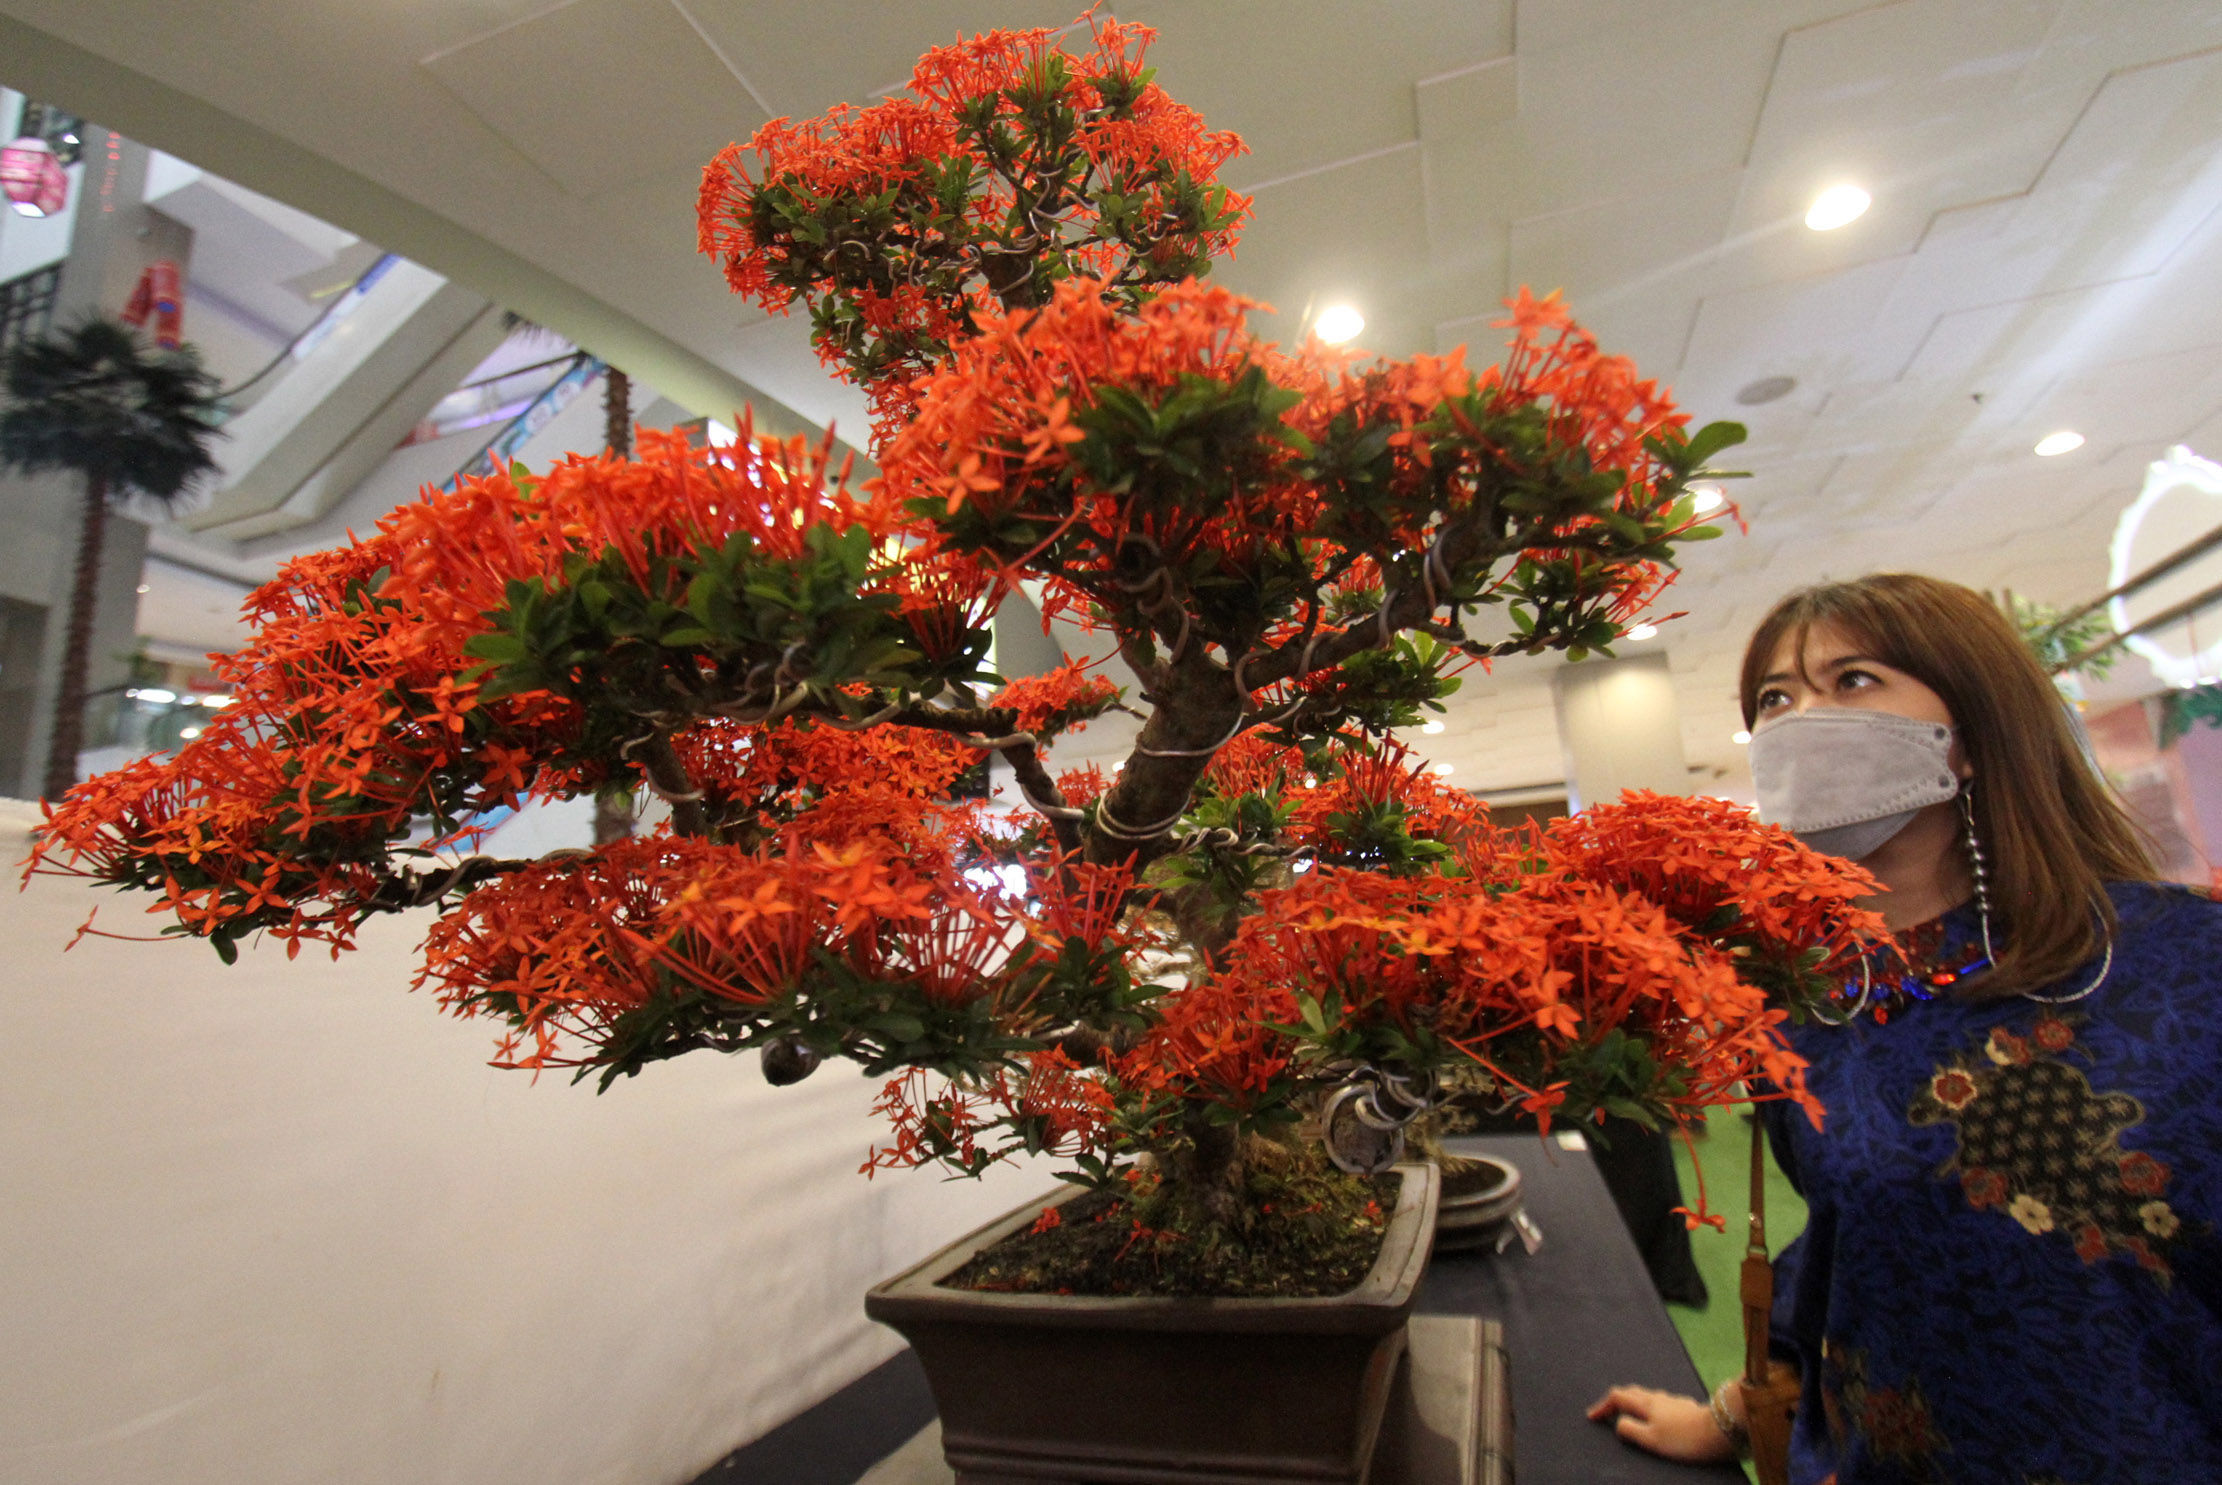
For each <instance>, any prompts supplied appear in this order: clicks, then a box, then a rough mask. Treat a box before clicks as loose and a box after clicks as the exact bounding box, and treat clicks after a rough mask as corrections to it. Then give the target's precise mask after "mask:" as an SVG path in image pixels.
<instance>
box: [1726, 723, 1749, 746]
mask: <svg viewBox="0 0 2222 1485" xmlns="http://www.w3.org/2000/svg"><path fill="white" fill-rule="evenodd" d="M1728 740H1729V741H1730V742H1732V743H1734V744H1735V745H1736V746H1737V747H1739V748H1740V747H1742V746H1743V745H1744V744H1745V743H1748V742H1750V741H1751V734H1750V733H1748V732H1745V731H1743V730H1742V729H1740V728H1739V729H1738V730H1737V731H1735V732H1731V733H1730V734H1729V735H1728Z"/></svg>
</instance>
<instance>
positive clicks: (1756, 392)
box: [1736, 376, 1798, 407]
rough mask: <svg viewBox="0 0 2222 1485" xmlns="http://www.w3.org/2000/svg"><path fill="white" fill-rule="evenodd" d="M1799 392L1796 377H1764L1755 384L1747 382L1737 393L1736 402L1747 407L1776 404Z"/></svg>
mask: <svg viewBox="0 0 2222 1485" xmlns="http://www.w3.org/2000/svg"><path fill="white" fill-rule="evenodd" d="M1796 390H1798V379H1797V378H1796V377H1794V376H1763V377H1761V378H1759V380H1757V381H1755V382H1745V383H1744V384H1743V386H1741V387H1739V388H1738V389H1737V391H1736V400H1737V401H1738V402H1740V403H1742V404H1743V405H1744V406H1746V407H1758V406H1759V405H1760V404H1761V403H1766V402H1776V401H1779V400H1781V399H1782V398H1784V397H1787V396H1789V395H1790V394H1791V393H1792V392H1795V391H1796Z"/></svg>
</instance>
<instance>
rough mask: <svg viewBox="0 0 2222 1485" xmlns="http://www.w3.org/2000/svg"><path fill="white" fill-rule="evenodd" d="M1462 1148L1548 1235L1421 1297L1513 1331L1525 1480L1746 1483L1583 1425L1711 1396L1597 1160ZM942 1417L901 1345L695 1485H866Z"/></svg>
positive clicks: (1442, 1309)
mask: <svg viewBox="0 0 2222 1485" xmlns="http://www.w3.org/2000/svg"><path fill="white" fill-rule="evenodd" d="M1451 1146H1452V1148H1453V1149H1462V1150H1468V1151H1471V1152H1473V1153H1476V1154H1487V1155H1494V1156H1496V1157H1497V1158H1498V1159H1500V1160H1507V1161H1510V1162H1511V1163H1512V1164H1514V1165H1516V1166H1518V1167H1519V1168H1520V1176H1521V1181H1522V1185H1523V1192H1524V1195H1525V1199H1526V1204H1527V1211H1528V1214H1529V1216H1531V1217H1532V1218H1533V1219H1534V1220H1535V1223H1536V1225H1537V1226H1539V1227H1540V1228H1541V1229H1542V1231H1543V1245H1542V1247H1541V1248H1539V1249H1538V1250H1537V1251H1536V1252H1534V1253H1528V1252H1526V1251H1525V1250H1524V1249H1522V1248H1521V1247H1520V1246H1519V1245H1518V1244H1515V1245H1514V1246H1513V1247H1512V1249H1511V1250H1510V1251H1509V1252H1506V1253H1503V1254H1487V1253H1481V1254H1445V1255H1442V1256H1440V1257H1438V1258H1437V1259H1436V1260H1435V1261H1434V1262H1433V1263H1432V1264H1431V1265H1430V1266H1429V1269H1428V1274H1427V1278H1426V1280H1425V1281H1424V1283H1423V1284H1422V1285H1421V1288H1420V1296H1419V1309H1420V1311H1421V1312H1422V1313H1424V1314H1436V1315H1474V1316H1479V1317H1481V1318H1483V1319H1489V1320H1495V1321H1498V1322H1499V1323H1500V1324H1502V1326H1503V1327H1504V1337H1505V1348H1506V1350H1507V1352H1508V1353H1509V1354H1510V1357H1511V1364H1510V1370H1511V1380H1512V1401H1513V1414H1514V1420H1515V1423H1514V1460H1515V1470H1514V1479H1515V1480H1516V1481H1517V1482H1518V1485H1559V1482H1564V1485H1576V1482H1579V1485H1621V1482H1625V1485H1698V1482H1702V1481H1705V1480H1712V1481H1715V1482H1717V1485H1726V1482H1729V1481H1735V1480H1741V1479H1742V1478H1743V1472H1742V1471H1741V1470H1739V1469H1736V1468H1735V1467H1733V1466H1728V1465H1722V1466H1717V1467H1714V1468H1711V1469H1700V1468H1693V1467H1691V1466H1687V1465H1676V1464H1669V1463H1667V1462H1665V1461H1663V1460H1659V1459H1654V1458H1652V1457H1651V1456H1649V1455H1647V1454H1643V1453H1640V1452H1638V1451H1637V1450H1635V1449H1632V1448H1630V1447H1628V1446H1627V1445H1625V1444H1623V1443H1621V1442H1620V1440H1619V1439H1618V1438H1616V1437H1615V1436H1614V1434H1613V1432H1612V1430H1611V1429H1610V1428H1608V1427H1606V1426H1604V1425H1602V1424H1597V1423H1591V1422H1590V1421H1589V1420H1588V1419H1587V1418H1586V1417H1585V1416H1584V1410H1585V1409H1587V1408H1588V1406H1589V1405H1590V1404H1591V1403H1592V1402H1594V1401H1596V1400H1597V1398H1599V1397H1600V1396H1602V1395H1603V1394H1604V1392H1605V1389H1606V1388H1608V1387H1610V1386H1612V1385H1613V1384H1614V1383H1616V1382H1634V1383H1638V1384H1640V1385H1643V1386H1647V1387H1659V1388H1665V1389H1667V1390H1670V1391H1675V1392H1686V1393H1690V1394H1692V1395H1700V1394H1702V1392H1703V1388H1702V1387H1701V1386H1700V1384H1699V1381H1698V1377H1697V1373H1696V1370H1695V1368H1693V1367H1692V1366H1691V1365H1690V1360H1689V1355H1688V1353H1686V1352H1685V1351H1684V1350H1683V1349H1682V1339H1681V1337H1680V1336H1679V1335H1677V1334H1676V1333H1675V1329H1674V1326H1673V1323H1672V1322H1671V1321H1669V1320H1668V1319H1667V1314H1666V1308H1665V1306H1663V1305H1662V1304H1660V1302H1659V1299H1658V1296H1657V1294H1656V1293H1655V1292H1654V1291H1653V1290H1652V1287H1651V1280H1650V1276H1649V1275H1648V1274H1647V1273H1646V1272H1645V1271H1644V1267H1643V1260H1642V1258H1641V1257H1640V1256H1639V1255H1638V1254H1637V1252H1636V1246H1635V1244H1634V1242H1633V1241H1631V1240H1630V1238H1629V1236H1628V1231H1627V1228H1626V1227H1625V1226H1624V1225H1623V1224H1622V1223H1621V1220H1620V1213H1619V1211H1618V1210H1617V1209H1616V1208H1615V1207H1614V1206H1613V1201H1612V1196H1611V1194H1610V1193H1608V1192H1607V1191H1606V1190H1605V1184H1604V1181H1603V1180H1602V1179H1601V1178H1600V1177H1599V1176H1598V1174H1597V1167H1596V1165H1595V1163H1594V1162H1593V1161H1592V1160H1591V1159H1590V1156H1589V1153H1588V1151H1587V1150H1586V1149H1575V1148H1567V1147H1566V1146H1565V1144H1563V1143H1562V1142H1561V1140H1560V1139H1558V1138H1556V1137H1554V1138H1552V1139H1550V1140H1548V1141H1545V1140H1538V1139H1537V1138H1536V1137H1535V1136H1534V1135H1518V1134H1516V1135H1485V1136H1478V1137H1474V1138H1471V1139H1461V1140H1454V1141H1452V1142H1451ZM1728 1302H1730V1301H1729V1299H1728V1297H1726V1296H1723V1297H1722V1298H1721V1299H1719V1300H1716V1301H1715V1303H1728ZM933 1416H934V1406H933V1395H932V1394H931V1393H930V1392H929V1391H928V1390H927V1388H926V1379H925V1374H924V1373H923V1372H921V1371H920V1370H919V1368H918V1363H917V1362H916V1361H915V1360H913V1359H912V1357H911V1355H910V1353H909V1352H908V1351H905V1352H903V1353H902V1354H901V1355H899V1356H897V1357H895V1358H894V1359H893V1360H891V1361H889V1362H887V1363H886V1364H885V1365H883V1366H881V1367H879V1368H877V1369H875V1370H874V1371H872V1372H870V1373H868V1374H866V1375H865V1376H864V1377H862V1378H860V1379H859V1380H857V1381H856V1382H854V1383H852V1384H850V1385H849V1386H848V1387H845V1388H843V1389H842V1390H841V1391H839V1392H837V1393H835V1394H834V1395H833V1396H832V1397H829V1398H827V1399H826V1400H825V1401H824V1402H822V1403H820V1404H818V1405H817V1406H816V1407H814V1408H811V1409H809V1410H808V1411H806V1412H804V1413H803V1414H801V1415H800V1416H799V1417H796V1418H794V1419H792V1420H790V1421H788V1422H787V1423H784V1424H782V1425H781V1426H780V1427H778V1428H776V1429H774V1430H772V1432H770V1433H769V1434H766V1435H765V1436H764V1437H763V1438H761V1439H758V1440H757V1441H756V1442H754V1443H752V1444H749V1445H746V1446H745V1447H743V1448H741V1449H739V1450H737V1451H735V1452H734V1453H733V1454H732V1455H730V1456H728V1457H727V1458H726V1459H725V1460H723V1461H721V1462H720V1463H719V1464H718V1465H717V1466H716V1467H715V1468H713V1469H711V1470H710V1471H709V1472H708V1473H706V1474H704V1475H702V1476H701V1477H700V1480H699V1482H698V1485H856V1482H858V1481H861V1480H863V1479H864V1478H865V1477H866V1476H867V1475H868V1474H870V1473H871V1472H872V1471H873V1469H874V1467H875V1466H879V1465H881V1464H882V1462H883V1461H888V1462H893V1461H894V1460H897V1459H900V1458H902V1457H904V1454H905V1451H906V1449H907V1451H908V1453H909V1454H910V1455H922V1454H927V1453H930V1452H931V1439H930V1437H928V1438H924V1439H922V1438H921V1437H920V1435H921V1432H922V1431H923V1430H925V1429H926V1428H927V1426H928V1425H929V1424H931V1423H932V1422H933ZM882 1473H883V1477H884V1474H885V1472H884V1471H883V1472H882Z"/></svg>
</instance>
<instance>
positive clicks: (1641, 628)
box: [1627, 624, 1659, 639]
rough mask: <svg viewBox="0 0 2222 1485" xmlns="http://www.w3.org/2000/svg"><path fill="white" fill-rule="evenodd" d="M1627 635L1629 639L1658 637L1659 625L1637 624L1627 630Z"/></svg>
mask: <svg viewBox="0 0 2222 1485" xmlns="http://www.w3.org/2000/svg"><path fill="white" fill-rule="evenodd" d="M1627 637H1628V638H1630V639H1657V638H1658V637H1659V626H1658V625H1656V624H1638V625H1636V626H1635V627H1634V628H1632V629H1630V630H1629V631H1628V636H1627Z"/></svg>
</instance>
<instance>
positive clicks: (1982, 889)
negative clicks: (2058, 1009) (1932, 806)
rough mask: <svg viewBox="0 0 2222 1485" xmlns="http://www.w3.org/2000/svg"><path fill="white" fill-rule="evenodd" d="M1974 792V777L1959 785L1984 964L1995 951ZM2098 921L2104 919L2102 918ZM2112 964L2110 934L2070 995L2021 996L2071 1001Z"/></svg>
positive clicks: (2093, 985) (2097, 982)
mask: <svg viewBox="0 0 2222 1485" xmlns="http://www.w3.org/2000/svg"><path fill="white" fill-rule="evenodd" d="M1974 795H1975V783H1974V780H1972V779H1971V780H1969V781H1968V782H1967V783H1965V784H1962V785H1961V786H1960V822H1961V824H1962V825H1964V826H1965V827H1966V831H1967V861H1968V871H1969V874H1970V875H1971V876H1973V877H1974V879H1975V921H1976V922H1977V923H1979V924H1981V925H1982V929H1983V959H1984V961H1985V963H1986V964H1989V965H1995V964H1997V963H1998V952H1997V951H1996V950H1995V949H1993V948H1992V947H1991V891H1990V881H1989V878H1988V875H1987V874H1986V873H1985V872H1984V870H1983V844H1982V842H1981V840H1979V839H1978V838H1977V837H1976V834H1975V803H1974ZM2101 921H2102V923H2103V921H2104V920H2101ZM2113 968H2114V940H2112V939H2111V938H2110V939H2108V940H2107V941H2106V956H2105V958H2103V959H2101V960H2100V961H2099V972H2098V975H2097V977H2096V978H2094V979H2093V980H2092V981H2091V983H2090V984H2088V985H2085V986H2084V987H2083V988H2082V989H2081V990H2078V991H2076V992H2075V993H2074V994H2072V995H2037V994H2034V993H2033V992H2031V991H2028V990H2024V991H2022V992H2021V994H2022V998H2023V999H2024V1000H2034V1001H2038V1002H2041V1003H2042V1004H2045V1005H2067V1004H2069V1003H2070V1002H2071V1001H2077V1000H2081V999H2082V998H2083V997H2084V996H2086V995H2089V994H2090V993H2091V992H2092V991H2094V990H2096V989H2098V987H2099V986H2101V985H2103V984H2105V983H2106V977H2107V975H2108V974H2109V973H2110V972H2112V970H2113Z"/></svg>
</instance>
